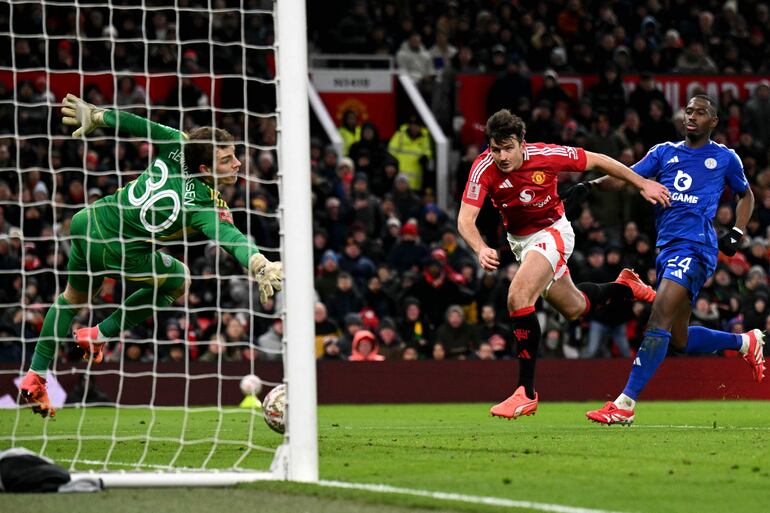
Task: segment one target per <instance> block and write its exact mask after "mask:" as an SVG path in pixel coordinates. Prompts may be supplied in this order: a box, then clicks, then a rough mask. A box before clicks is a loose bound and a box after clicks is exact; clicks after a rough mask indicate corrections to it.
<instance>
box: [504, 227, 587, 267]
mask: <svg viewBox="0 0 770 513" xmlns="http://www.w3.org/2000/svg"><path fill="white" fill-rule="evenodd" d="M508 244H510V245H511V251H513V255H514V256H515V257H516V260H518V261H519V262H523V261H524V257H526V256H527V253H529V252H530V251H537V252H538V253H540V254H542V255H543V256H544V257H545V258H546V259H547V260H548V262H550V264H551V269H553V280H554V281H556V280H558V279H559V278H561V277H562V276H564V274H566V273H568V272H569V270H568V269H567V260H569V257H570V256H571V255H572V251H573V250H574V249H575V232H574V230H572V225H571V224H570V222H569V221H567V218H566V217H564V216H562V217H561V219H559V220H558V221H556V222H555V223H553V224H552V225H551V226H549V227H548V228H543V229H542V230H540V231H537V232H535V233H532V234H530V235H524V236H523V237H517V236H515V235H511V234H510V233H509V234H508Z"/></svg>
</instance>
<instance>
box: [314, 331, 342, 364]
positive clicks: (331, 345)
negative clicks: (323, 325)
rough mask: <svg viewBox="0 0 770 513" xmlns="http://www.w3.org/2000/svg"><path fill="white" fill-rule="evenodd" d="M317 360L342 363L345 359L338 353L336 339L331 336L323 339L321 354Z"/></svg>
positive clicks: (338, 348) (338, 347)
mask: <svg viewBox="0 0 770 513" xmlns="http://www.w3.org/2000/svg"><path fill="white" fill-rule="evenodd" d="M319 359H320V360H326V361H343V360H345V359H346V358H345V357H344V356H343V354H342V352H341V351H340V346H339V343H338V341H337V338H335V337H332V336H328V337H324V339H323V346H322V353H321V356H320V357H319Z"/></svg>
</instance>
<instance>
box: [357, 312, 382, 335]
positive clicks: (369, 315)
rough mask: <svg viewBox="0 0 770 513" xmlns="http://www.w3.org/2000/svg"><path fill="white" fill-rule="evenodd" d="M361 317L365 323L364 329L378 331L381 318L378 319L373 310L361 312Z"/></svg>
mask: <svg viewBox="0 0 770 513" xmlns="http://www.w3.org/2000/svg"><path fill="white" fill-rule="evenodd" d="M359 315H360V316H361V320H362V321H363V323H364V328H366V329H368V330H372V331H376V330H377V326H379V325H380V318H379V317H377V314H376V313H374V310H372V309H371V308H364V309H363V310H361V311H360V312H359Z"/></svg>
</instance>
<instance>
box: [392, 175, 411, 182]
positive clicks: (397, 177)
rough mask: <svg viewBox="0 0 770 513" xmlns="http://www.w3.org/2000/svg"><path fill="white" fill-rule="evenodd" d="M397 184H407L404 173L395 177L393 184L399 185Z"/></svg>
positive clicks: (406, 177) (407, 178)
mask: <svg viewBox="0 0 770 513" xmlns="http://www.w3.org/2000/svg"><path fill="white" fill-rule="evenodd" d="M399 182H404V183H406V184H409V177H408V176H406V175H405V174H404V173H399V174H397V175H396V182H395V183H399Z"/></svg>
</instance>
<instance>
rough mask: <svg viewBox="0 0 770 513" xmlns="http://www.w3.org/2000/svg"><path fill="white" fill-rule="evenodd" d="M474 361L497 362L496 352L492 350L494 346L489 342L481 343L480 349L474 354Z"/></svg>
mask: <svg viewBox="0 0 770 513" xmlns="http://www.w3.org/2000/svg"><path fill="white" fill-rule="evenodd" d="M472 359H474V360H495V359H496V357H495V351H494V350H493V349H492V345H491V344H490V343H489V342H481V343H479V347H478V349H476V351H475V352H474V353H473V355H472Z"/></svg>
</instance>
